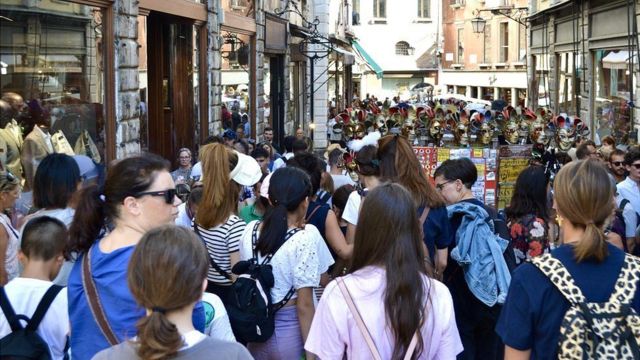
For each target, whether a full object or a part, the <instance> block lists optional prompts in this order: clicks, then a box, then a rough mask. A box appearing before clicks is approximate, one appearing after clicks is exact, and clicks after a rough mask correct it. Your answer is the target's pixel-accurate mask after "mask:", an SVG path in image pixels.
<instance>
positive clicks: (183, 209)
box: [176, 203, 193, 229]
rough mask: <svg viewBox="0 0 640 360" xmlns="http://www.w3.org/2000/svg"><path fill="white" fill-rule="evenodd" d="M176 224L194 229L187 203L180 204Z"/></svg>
mask: <svg viewBox="0 0 640 360" xmlns="http://www.w3.org/2000/svg"><path fill="white" fill-rule="evenodd" d="M176 225H178V226H182V227H186V228H187V229H193V227H192V226H191V219H189V215H188V214H187V203H182V204H180V205H178V216H177V217H176Z"/></svg>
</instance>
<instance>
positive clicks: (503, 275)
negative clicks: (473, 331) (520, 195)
mask: <svg viewBox="0 0 640 360" xmlns="http://www.w3.org/2000/svg"><path fill="white" fill-rule="evenodd" d="M447 213H448V215H449V219H451V218H452V217H453V216H454V215H455V214H460V215H462V220H461V223H460V227H459V228H458V231H457V232H456V246H455V248H454V249H453V250H452V251H451V258H452V259H453V260H455V261H456V262H457V263H458V264H459V265H460V266H461V267H462V269H463V270H464V279H465V281H466V282H467V286H469V290H471V293H473V295H475V296H476V297H477V298H478V300H480V301H482V302H483V303H484V304H486V305H487V306H493V305H495V304H496V303H498V304H503V303H504V301H505V299H506V297H507V291H508V290H509V282H511V273H510V272H509V268H508V267H507V264H506V262H505V260H504V257H503V252H504V251H505V249H506V248H507V246H508V245H509V242H508V241H507V240H505V239H502V238H500V237H499V236H498V235H496V234H495V233H494V228H493V221H492V220H491V217H490V216H489V214H488V213H487V212H486V211H485V209H483V208H482V207H481V206H478V205H475V204H471V203H468V202H460V203H457V204H453V205H450V206H447Z"/></svg>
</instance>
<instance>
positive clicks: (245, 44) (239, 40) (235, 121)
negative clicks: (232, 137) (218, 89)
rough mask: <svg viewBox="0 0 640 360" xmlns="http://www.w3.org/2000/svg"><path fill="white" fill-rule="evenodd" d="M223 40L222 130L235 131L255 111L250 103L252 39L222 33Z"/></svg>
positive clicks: (246, 36) (235, 34)
mask: <svg viewBox="0 0 640 360" xmlns="http://www.w3.org/2000/svg"><path fill="white" fill-rule="evenodd" d="M222 38H223V45H222V75H221V80H222V88H223V92H222V106H223V109H222V126H223V128H224V129H233V130H235V129H236V128H237V127H238V125H239V124H241V123H243V118H246V119H251V118H252V116H251V115H250V114H251V113H252V112H253V111H254V109H251V108H250V105H251V103H250V101H249V80H250V76H249V70H250V63H249V60H250V58H251V56H250V54H251V49H250V46H251V37H250V36H248V35H244V34H238V33H232V32H223V33H222ZM265 73H266V71H265ZM265 83H267V79H266V78H265Z"/></svg>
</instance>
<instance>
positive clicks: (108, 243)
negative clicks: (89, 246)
mask: <svg viewBox="0 0 640 360" xmlns="http://www.w3.org/2000/svg"><path fill="white" fill-rule="evenodd" d="M144 233H145V231H144V230H143V229H142V228H140V227H139V226H135V225H131V224H128V223H116V227H115V228H114V229H113V231H111V232H110V233H109V235H107V236H106V237H105V238H104V240H103V241H101V242H100V250H101V251H102V252H107V253H108V252H112V251H114V250H118V249H120V248H123V247H127V246H132V245H136V244H137V243H138V242H139V241H140V239H142V235H144Z"/></svg>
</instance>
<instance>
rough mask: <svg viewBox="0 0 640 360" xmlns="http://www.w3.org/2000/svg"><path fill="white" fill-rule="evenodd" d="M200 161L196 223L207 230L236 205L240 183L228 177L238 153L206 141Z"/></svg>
mask: <svg viewBox="0 0 640 360" xmlns="http://www.w3.org/2000/svg"><path fill="white" fill-rule="evenodd" d="M200 161H201V162H202V183H203V184H202V186H203V192H202V200H201V201H200V207H199V208H198V213H197V214H196V223H197V224H198V225H200V226H202V227H204V228H207V229H210V228H212V227H215V226H218V225H220V224H222V223H223V222H225V221H226V220H227V219H228V218H229V216H230V215H231V214H234V213H235V212H236V209H237V207H238V195H239V193H240V185H239V184H238V183H237V182H235V181H233V180H232V179H231V178H230V177H229V174H230V173H231V170H233V168H234V167H235V166H236V165H237V164H238V156H237V155H236V153H235V152H234V151H233V150H231V149H229V148H227V147H226V146H225V145H223V144H208V145H205V146H203V147H202V149H201V150H200Z"/></svg>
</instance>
